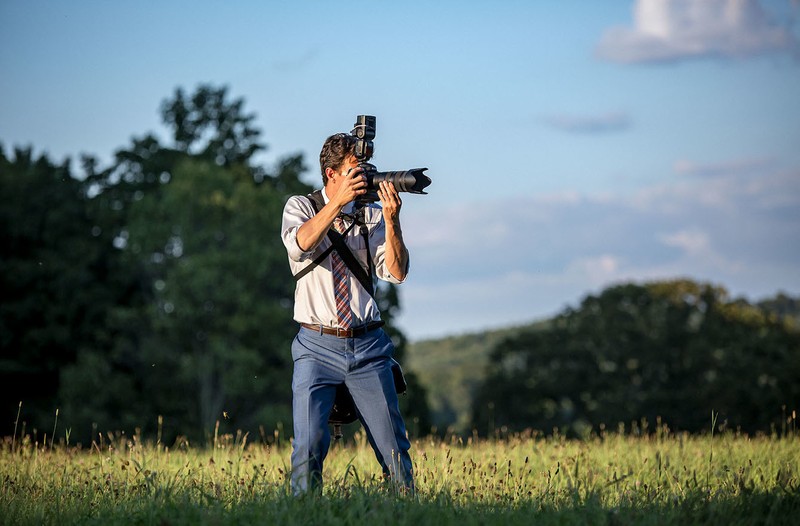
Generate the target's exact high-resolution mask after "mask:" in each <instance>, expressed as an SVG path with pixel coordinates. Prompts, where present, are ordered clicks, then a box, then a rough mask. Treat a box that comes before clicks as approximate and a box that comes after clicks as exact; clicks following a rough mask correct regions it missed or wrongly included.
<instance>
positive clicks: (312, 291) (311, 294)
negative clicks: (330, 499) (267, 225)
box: [281, 133, 413, 495]
mask: <svg viewBox="0 0 800 526" xmlns="http://www.w3.org/2000/svg"><path fill="white" fill-rule="evenodd" d="M355 145H356V138H355V137H354V136H352V135H348V134H344V133H340V134H336V135H333V136H331V137H329V138H328V139H327V140H326V141H325V144H324V145H323V147H322V151H321V153H320V169H321V171H322V183H323V187H324V188H323V190H322V202H321V203H319V204H317V205H316V208H315V205H314V203H313V202H312V200H311V199H309V198H308V197H306V196H293V197H291V198H290V199H289V200H288V202H287V203H286V206H285V208H284V211H283V222H282V226H281V236H282V238H283V243H284V245H285V246H286V250H287V252H288V255H289V266H290V267H291V270H292V273H293V274H294V275H295V276H299V275H301V276H302V277H300V278H299V280H298V282H297V288H296V290H295V308H294V319H295V320H296V321H297V322H299V323H300V330H299V332H298V334H297V337H296V338H295V339H294V342H293V343H292V358H293V360H294V373H293V377H292V394H293V407H292V412H293V418H294V442H293V450H292V478H291V482H292V490H293V492H294V493H295V494H296V495H299V494H304V493H306V492H308V491H309V490H313V491H317V492H319V491H321V488H322V464H323V461H324V460H325V456H326V454H327V452H328V447H329V445H330V440H331V437H330V431H329V428H328V418H329V415H330V413H331V409H332V407H333V403H334V398H335V395H336V388H337V386H338V385H340V384H345V385H346V386H347V389H348V391H349V392H350V394H351V396H352V397H353V401H354V402H355V405H356V408H357V410H358V415H359V417H360V420H361V422H362V424H363V425H364V430H365V431H366V434H367V438H368V440H369V443H370V444H371V445H372V448H373V450H374V451H375V455H376V457H377V458H378V462H379V463H380V465H381V467H382V469H383V473H384V476H386V477H389V478H391V479H392V480H393V481H394V482H395V483H397V484H399V485H400V486H401V487H404V488H406V489H409V490H413V475H412V465H411V458H410V456H409V454H408V450H409V447H410V443H409V441H408V438H407V437H406V428H405V424H404V422H403V419H402V417H401V415H400V410H399V406H398V400H397V392H396V389H395V384H394V379H393V375H392V370H391V365H392V360H391V358H392V354H393V352H394V345H393V344H392V341H391V339H390V338H389V337H388V336H387V335H386V333H385V332H384V331H383V329H381V326H382V325H383V322H381V321H380V311H379V310H378V305H377V303H376V302H375V299H374V298H373V297H372V296H371V295H370V291H369V290H366V289H365V286H364V284H363V283H364V282H363V281H359V279H357V276H355V275H354V272H353V271H354V270H356V269H351V268H348V267H347V265H346V264H344V263H343V262H342V260H343V259H345V258H342V257H340V255H339V253H340V252H341V251H340V250H332V251H331V252H330V254H329V255H328V256H327V257H325V258H324V259H322V260H321V261H316V262H315V260H318V258H319V257H320V255H321V254H322V253H324V252H325V251H326V250H327V249H328V248H329V247H330V245H331V239H330V237H331V236H329V234H328V232H329V230H331V229H334V232H344V235H343V239H344V242H345V244H346V245H347V247H348V248H349V249H350V251H351V252H352V254H353V255H354V256H355V260H357V262H358V264H359V265H361V267H362V268H363V269H364V270H365V271H367V273H368V274H369V275H370V280H371V274H372V270H373V269H374V273H375V275H377V277H378V278H380V279H383V280H385V281H388V282H390V283H395V284H399V283H402V282H403V281H405V279H406V275H407V274H408V250H407V249H406V246H405V243H404V242H403V234H402V230H401V228H400V208H401V206H402V202H401V200H400V196H399V195H398V193H397V190H396V189H395V187H394V185H392V184H391V183H386V182H382V183H381V184H380V188H378V197H379V199H380V203H381V206H380V207H378V206H376V205H374V204H367V205H363V207H364V208H363V218H361V219H357V218H358V217H359V214H358V213H356V212H357V210H356V203H355V200H356V198H357V197H359V196H361V195H363V194H365V193H366V191H367V183H366V178H365V177H364V175H363V170H362V169H361V168H360V167H359V166H358V162H357V160H356V158H355V155H354V152H355ZM323 203H324V205H323V206H320V205H322V204H323ZM354 221H357V222H358V223H360V224H358V225H353V222H354ZM362 225H366V228H367V231H368V233H367V235H366V237H367V238H368V243H367V241H366V240H365V235H364V233H362V228H363V226H362ZM332 235H333V237H335V234H332ZM368 258H369V260H371V264H370V261H369V260H368ZM309 266H310V267H311V268H310V269H307V268H306V267H309ZM304 272H305V274H304ZM370 288H371V287H370Z"/></svg>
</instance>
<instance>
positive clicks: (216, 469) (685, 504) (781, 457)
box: [0, 431, 800, 524]
mask: <svg viewBox="0 0 800 526" xmlns="http://www.w3.org/2000/svg"><path fill="white" fill-rule="evenodd" d="M215 443H216V446H215V447H209V448H198V447H189V446H187V445H185V444H181V443H180V442H178V443H176V444H174V445H173V446H172V447H165V446H164V445H162V444H153V443H145V442H143V441H142V440H140V439H139V438H138V437H133V438H128V437H125V436H121V435H117V436H111V437H110V438H107V439H104V440H103V441H102V443H95V444H93V445H92V447H91V448H84V449H76V448H70V447H67V446H65V445H64V440H63V439H62V440H61V445H58V444H56V446H55V447H52V442H49V443H47V444H36V443H33V442H32V441H31V439H30V437H26V438H25V439H16V440H12V439H10V438H9V439H8V440H6V442H5V444H4V446H3V450H2V453H0V478H2V489H0V510H3V511H2V517H0V523H7V524H56V523H57V524H75V523H96V524H108V523H118V524H128V523H139V524H198V523H211V524H219V523H225V524H227V523H242V524H249V523H254V522H266V523H273V524H321V523H336V522H339V523H344V524H353V523H356V522H359V523H363V521H368V522H369V523H377V524H380V523H385V524H486V523H497V524H517V523H518V524H530V523H532V522H536V523H537V524H539V523H544V524H547V523H558V524H565V523H568V524H587V523H593V524H616V523H631V522H633V523H640V524H645V523H653V524H686V523H693V522H700V523H717V524H736V523H740V524H749V523H752V522H753V521H755V522H758V523H762V524H793V523H796V521H797V519H799V518H800V516H799V515H798V512H800V467H799V466H800V438H798V437H797V436H796V435H788V436H782V437H778V436H771V437H767V436H762V437H754V438H749V437H746V436H741V435H737V434H734V433H726V434H722V435H715V436H713V437H712V436H710V435H708V436H702V437H696V436H689V435H682V434H677V435H676V434H670V433H668V432H666V431H663V432H656V433H653V434H650V435H646V436H635V435H629V434H624V433H613V434H608V435H604V436H601V437H598V436H595V437H591V438H588V439H586V440H567V439H565V438H564V437H560V436H553V437H547V438H544V437H541V436H536V435H532V434H528V435H515V436H512V437H508V438H504V439H503V440H478V439H467V440H464V439H457V438H453V439H448V440H441V439H436V438H426V439H420V440H416V441H414V442H413V449H412V454H413V458H414V463H415V476H416V484H417V492H416V495H405V494H401V493H398V492H397V491H395V489H394V488H393V487H392V486H391V485H390V484H387V483H385V482H384V481H383V480H382V478H381V477H380V474H379V469H378V466H377V463H376V461H375V457H374V454H373V453H372V451H371V449H370V448H369V446H368V445H367V444H366V441H365V440H364V438H363V436H361V435H357V436H356V438H355V439H354V440H351V441H349V442H348V443H346V444H342V443H337V444H335V445H334V446H333V448H332V449H331V452H330V455H329V457H328V460H327V462H326V465H325V489H324V493H323V496H322V498H305V499H297V498H294V497H291V496H290V492H289V487H288V481H287V475H288V469H289V468H288V466H289V455H290V446H289V444H287V443H281V444H277V445H275V444H272V445H267V444H255V443H248V442H247V440H246V439H245V437H243V436H242V435H237V436H235V437H234V436H225V437H220V438H218V439H217V440H216V441H215ZM12 444H13V447H12ZM655 519H658V520H655Z"/></svg>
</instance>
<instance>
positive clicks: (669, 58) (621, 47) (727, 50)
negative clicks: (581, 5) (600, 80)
mask: <svg viewBox="0 0 800 526" xmlns="http://www.w3.org/2000/svg"><path fill="white" fill-rule="evenodd" d="M797 49H798V43H797V40H796V39H795V37H794V36H793V35H792V34H791V33H790V32H789V31H787V29H786V28H784V27H781V26H779V25H777V24H775V23H774V22H772V21H771V20H769V18H768V17H767V15H766V13H765V12H764V10H763V9H762V8H761V6H760V5H759V3H758V1H757V0H636V3H635V5H634V8H633V27H613V28H610V29H608V30H607V31H606V32H605V34H604V35H603V36H602V38H601V40H600V42H599V44H598V45H597V48H596V50H595V51H596V55H597V56H598V57H599V58H601V59H604V60H608V61H611V62H620V63H624V64H630V63H649V62H673V61H679V60H684V59H692V58H701V57H726V58H744V57H749V56H753V55H759V54H764V53H771V52H780V51H792V50H794V51H796V50H797Z"/></svg>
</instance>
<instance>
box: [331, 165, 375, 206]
mask: <svg viewBox="0 0 800 526" xmlns="http://www.w3.org/2000/svg"><path fill="white" fill-rule="evenodd" d="M339 177H341V182H340V183H339V189H338V190H337V192H336V195H335V196H334V198H333V201H334V203H335V204H336V206H337V207H338V208H339V210H341V209H342V208H344V207H345V206H347V204H348V203H350V202H351V201H354V200H355V199H356V198H357V197H358V196H360V195H363V194H365V193H367V178H366V177H365V176H364V169H363V168H362V167H361V166H353V167H351V168H349V169H348V171H347V173H345V174H344V175H340V176H339Z"/></svg>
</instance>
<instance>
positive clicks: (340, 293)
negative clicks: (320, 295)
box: [331, 217, 353, 329]
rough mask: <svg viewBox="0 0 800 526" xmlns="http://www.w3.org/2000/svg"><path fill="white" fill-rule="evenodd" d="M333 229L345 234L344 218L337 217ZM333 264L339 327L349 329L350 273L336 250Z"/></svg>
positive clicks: (351, 320)
mask: <svg viewBox="0 0 800 526" xmlns="http://www.w3.org/2000/svg"><path fill="white" fill-rule="evenodd" d="M333 229H334V230H336V231H337V232H339V233H340V234H344V231H345V227H344V221H342V218H340V217H337V218H336V219H335V220H334V221H333ZM331 263H332V265H331V266H332V269H333V290H334V297H335V299H336V316H337V318H338V321H339V327H340V328H342V329H348V328H350V327H352V326H353V310H352V309H351V308H350V300H351V296H350V272H349V271H348V270H347V265H345V263H344V260H342V258H341V257H340V256H339V253H338V252H337V251H336V250H334V251H333V252H331Z"/></svg>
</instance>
